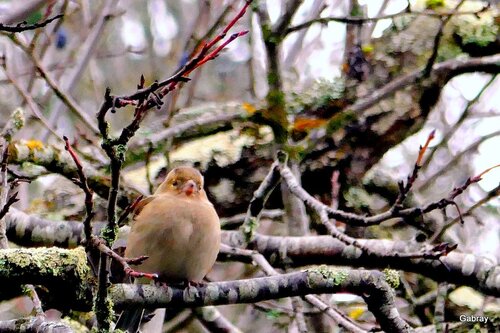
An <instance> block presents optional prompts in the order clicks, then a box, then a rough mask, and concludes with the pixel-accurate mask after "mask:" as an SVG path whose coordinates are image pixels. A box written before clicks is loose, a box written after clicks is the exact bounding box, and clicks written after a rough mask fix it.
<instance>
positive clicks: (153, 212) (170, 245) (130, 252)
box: [116, 167, 221, 333]
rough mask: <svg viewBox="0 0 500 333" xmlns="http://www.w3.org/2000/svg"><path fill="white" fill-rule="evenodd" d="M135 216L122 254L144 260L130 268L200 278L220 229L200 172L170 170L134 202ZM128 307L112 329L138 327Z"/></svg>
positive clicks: (172, 279) (176, 279) (177, 278)
mask: <svg viewBox="0 0 500 333" xmlns="http://www.w3.org/2000/svg"><path fill="white" fill-rule="evenodd" d="M135 214H136V215H135V217H134V222H133V224H132V228H131V230H130V234H129V236H128V240H127V247H126V250H125V257H127V258H137V257H140V256H148V259H146V260H145V261H144V262H143V263H141V264H140V265H138V266H132V267H133V268H134V269H136V270H137V271H140V272H143V273H152V274H157V275H158V277H159V279H160V280H161V281H165V282H167V283H180V282H188V283H189V282H194V283H197V282H201V281H202V279H203V278H204V277H205V275H206V274H207V273H208V272H209V271H210V270H211V268H212V266H213V265H214V263H215V259H216V258H217V254H218V252H219V247H220V233H221V231H220V222H219V217H218V216H217V213H216V211H215V209H214V207H213V205H212V203H211V202H210V201H209V200H208V198H207V195H206V193H205V191H204V189H203V176H202V175H201V174H200V172H199V171H198V170H196V169H194V168H191V167H178V168H175V169H173V170H172V171H170V172H169V173H168V175H167V177H166V179H165V181H164V182H163V183H162V184H161V185H160V186H159V187H158V189H157V190H156V192H155V193H154V194H153V195H152V196H149V197H147V198H145V199H143V200H142V201H140V202H139V204H138V205H137V207H136V211H135ZM141 282H142V283H144V281H142V280H141ZM134 310H135V311H131V312H135V313H133V314H132V316H129V317H132V318H130V319H129V320H127V318H124V314H122V316H121V317H120V319H119V320H118V323H117V325H116V328H121V329H128V331H129V332H130V333H135V332H136V331H137V328H138V326H139V325H138V324H137V323H134V325H133V326H131V323H130V321H137V319H139V320H140V317H141V314H138V313H137V312H138V311H140V312H142V309H134ZM124 312H126V311H124ZM134 316H135V318H134ZM130 327H133V328H132V329H130Z"/></svg>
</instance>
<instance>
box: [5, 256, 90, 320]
mask: <svg viewBox="0 0 500 333" xmlns="http://www.w3.org/2000/svg"><path fill="white" fill-rule="evenodd" d="M23 284H32V285H43V286H45V287H47V289H49V290H50V293H51V294H53V295H59V296H60V297H62V298H63V299H64V300H65V302H66V306H70V307H72V309H75V310H78V309H80V310H82V311H88V310H89V309H90V306H89V304H90V303H91V301H92V293H91V289H90V288H91V286H92V278H91V274H90V269H89V266H88V265H87V256H86V254H85V251H84V250H83V248H81V247H78V248H76V249H73V250H67V249H60V248H33V249H4V250H0V285H2V286H11V287H12V286H16V285H23ZM53 295H52V296H53ZM62 304H64V302H61V305H62Z"/></svg>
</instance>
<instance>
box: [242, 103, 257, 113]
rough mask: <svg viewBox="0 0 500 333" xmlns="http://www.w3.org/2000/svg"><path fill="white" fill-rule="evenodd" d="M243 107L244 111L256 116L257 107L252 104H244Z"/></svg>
mask: <svg viewBox="0 0 500 333" xmlns="http://www.w3.org/2000/svg"><path fill="white" fill-rule="evenodd" d="M241 107H242V108H243V110H245V111H246V112H248V113H249V114H254V113H255V111H257V109H256V108H255V106H253V105H252V104H250V103H243V104H242V106H241Z"/></svg>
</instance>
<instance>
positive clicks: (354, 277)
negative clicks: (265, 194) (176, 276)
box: [110, 266, 412, 332]
mask: <svg viewBox="0 0 500 333" xmlns="http://www.w3.org/2000/svg"><path fill="white" fill-rule="evenodd" d="M388 281H391V280H390V279H388V277H387V276H386V275H385V274H383V273H381V272H378V271H367V270H349V271H347V270H334V269H331V268H328V267H326V266H322V267H318V268H312V269H309V270H306V271H302V272H294V273H288V274H282V275H275V276H269V277H262V278H253V279H246V280H237V281H223V282H212V283H207V284H205V285H203V286H200V287H196V288H195V287H188V288H187V289H178V288H172V287H168V286H165V287H155V286H152V285H131V284H116V285H113V286H112V287H111V289H110V296H111V298H112V300H113V303H114V304H115V305H116V306H117V307H124V306H130V305H132V306H144V307H147V308H158V307H175V308H185V307H196V306H205V305H222V304H237V303H255V302H259V301H264V300H269V299H277V298H283V297H291V296H303V295H308V294H323V293H336V292H341V291H342V292H346V291H347V292H350V293H354V294H358V295H360V296H361V297H363V298H364V299H365V301H366V303H367V305H368V309H369V310H370V311H371V312H372V313H373V314H374V315H375V317H376V318H377V320H378V322H379V324H380V326H381V328H382V329H383V330H384V331H386V332H411V331H412V329H411V328H410V326H409V325H408V324H407V323H406V322H405V321H404V320H403V319H402V318H401V317H400V315H399V313H398V311H397V308H396V306H395V303H394V292H393V290H392V288H391V286H390V285H389V283H388Z"/></svg>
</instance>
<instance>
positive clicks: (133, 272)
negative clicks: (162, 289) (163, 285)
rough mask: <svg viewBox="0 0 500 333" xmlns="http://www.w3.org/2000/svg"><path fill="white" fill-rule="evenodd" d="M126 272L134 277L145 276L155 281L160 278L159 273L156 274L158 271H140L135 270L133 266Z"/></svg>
mask: <svg viewBox="0 0 500 333" xmlns="http://www.w3.org/2000/svg"><path fill="white" fill-rule="evenodd" d="M125 274H127V275H128V276H130V277H133V278H143V277H144V278H146V279H150V280H153V281H156V280H158V279H159V277H158V274H156V273H144V272H139V271H136V270H133V269H132V268H126V269H125Z"/></svg>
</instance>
